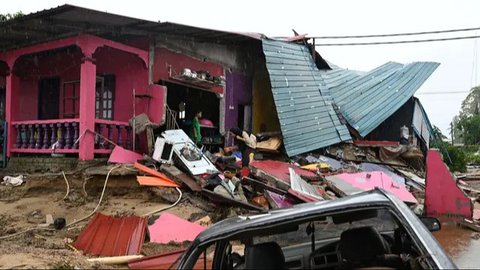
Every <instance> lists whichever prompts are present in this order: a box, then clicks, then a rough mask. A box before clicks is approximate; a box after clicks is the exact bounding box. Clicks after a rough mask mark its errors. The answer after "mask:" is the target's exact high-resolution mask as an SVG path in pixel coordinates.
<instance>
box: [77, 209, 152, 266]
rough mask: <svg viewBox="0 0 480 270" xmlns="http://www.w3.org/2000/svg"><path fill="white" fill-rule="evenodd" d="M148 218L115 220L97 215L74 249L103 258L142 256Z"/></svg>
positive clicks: (132, 217)
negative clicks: (141, 251)
mask: <svg viewBox="0 0 480 270" xmlns="http://www.w3.org/2000/svg"><path fill="white" fill-rule="evenodd" d="M146 225H147V218H143V217H136V216H130V217H122V218H114V217H111V216H106V215H103V214H101V213H97V214H96V215H95V216H94V217H93V219H92V220H91V221H90V223H89V224H88V226H87V227H86V228H85V229H84V230H83V231H82V232H81V233H80V235H79V236H78V237H77V240H76V241H75V243H74V247H75V248H77V249H79V250H82V251H83V252H85V253H87V254H91V255H98V256H102V257H108V256H124V255H137V254H140V250H141V248H142V245H143V242H144V240H145V233H146Z"/></svg>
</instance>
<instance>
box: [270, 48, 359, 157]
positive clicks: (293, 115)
mask: <svg viewBox="0 0 480 270" xmlns="http://www.w3.org/2000/svg"><path fill="white" fill-rule="evenodd" d="M262 45H263V52H264V54H265V60H266V64H267V69H268V72H269V74H270V82H271V86H272V93H273V98H274V101H275V106H276V109H277V114H278V119H279V121H280V127H281V129H282V135H283V139H284V145H285V149H286V151H287V154H288V156H294V155H298V154H302V153H305V152H309V151H312V150H316V149H319V148H322V147H326V146H329V145H332V144H336V143H339V142H342V141H348V140H350V139H351V137H350V134H349V132H348V129H347V127H346V126H345V125H344V124H341V123H340V120H339V118H338V115H337V114H336V112H335V110H334V108H333V106H332V102H333V100H332V98H331V96H330V91H329V89H328V87H327V86H326V84H325V83H324V81H323V80H322V78H321V75H320V71H319V70H318V69H317V67H316V66H315V63H314V62H313V59H312V57H311V55H310V52H309V50H308V49H307V47H305V46H301V45H296V44H291V43H286V42H282V41H273V40H267V39H263V40H262Z"/></svg>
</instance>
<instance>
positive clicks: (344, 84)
mask: <svg viewBox="0 0 480 270" xmlns="http://www.w3.org/2000/svg"><path fill="white" fill-rule="evenodd" d="M438 66H439V64H438V63H433V62H414V63H410V64H406V65H404V64H400V63H395V62H388V63H386V64H384V65H382V66H380V67H378V68H375V69H373V70H372V71H369V72H366V73H361V72H356V71H351V70H347V69H341V68H338V67H337V68H334V69H332V70H322V71H321V78H322V80H323V82H324V83H325V85H326V86H327V87H328V88H329V89H330V93H331V95H332V98H333V100H334V101H335V103H336V104H337V105H338V106H339V109H340V111H341V112H342V114H343V115H344V116H345V118H346V119H347V121H348V123H349V124H350V125H351V126H352V127H353V128H354V129H355V130H357V131H358V132H359V134H360V135H361V136H362V137H364V136H366V135H368V134H369V133H370V132H371V131H373V130H374V129H375V128H376V127H378V126H379V125H380V124H381V123H382V122H383V121H385V120H386V119H387V118H388V117H390V116H391V115H392V114H393V113H395V111H397V110H398V109H399V108H400V107H401V106H402V105H403V104H404V103H405V102H407V100H408V99H409V98H411V97H412V96H413V94H414V93H415V92H416V91H417V90H418V88H420V86H422V84H423V83H424V82H425V81H426V80H427V79H428V77H430V75H431V74H432V73H433V72H434V71H435V69H436V68H437V67H438Z"/></svg>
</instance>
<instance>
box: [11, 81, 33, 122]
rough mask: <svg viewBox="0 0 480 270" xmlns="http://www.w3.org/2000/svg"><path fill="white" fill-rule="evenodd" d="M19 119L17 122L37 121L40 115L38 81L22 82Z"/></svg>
mask: <svg viewBox="0 0 480 270" xmlns="http://www.w3.org/2000/svg"><path fill="white" fill-rule="evenodd" d="M18 94H19V98H18V101H19V103H20V104H19V106H20V110H19V111H18V112H19V113H18V119H15V120H16V121H24V120H35V119H37V114H38V102H37V99H38V81H37V80H34V79H28V80H20V91H19V93H18Z"/></svg>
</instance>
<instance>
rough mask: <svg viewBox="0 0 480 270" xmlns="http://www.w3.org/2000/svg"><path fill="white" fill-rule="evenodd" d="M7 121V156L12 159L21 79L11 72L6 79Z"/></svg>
mask: <svg viewBox="0 0 480 270" xmlns="http://www.w3.org/2000/svg"><path fill="white" fill-rule="evenodd" d="M5 79H6V80H5V88H6V89H5V120H6V121H7V123H8V130H7V156H8V157H10V153H11V149H12V146H13V144H14V143H15V141H16V138H15V135H16V134H15V132H13V126H12V121H15V120H16V116H17V115H18V109H19V108H18V107H19V106H20V104H19V103H18V91H19V89H20V79H19V78H18V77H17V76H16V75H15V74H13V73H12V72H10V73H9V74H8V75H7V76H6V78H5Z"/></svg>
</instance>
